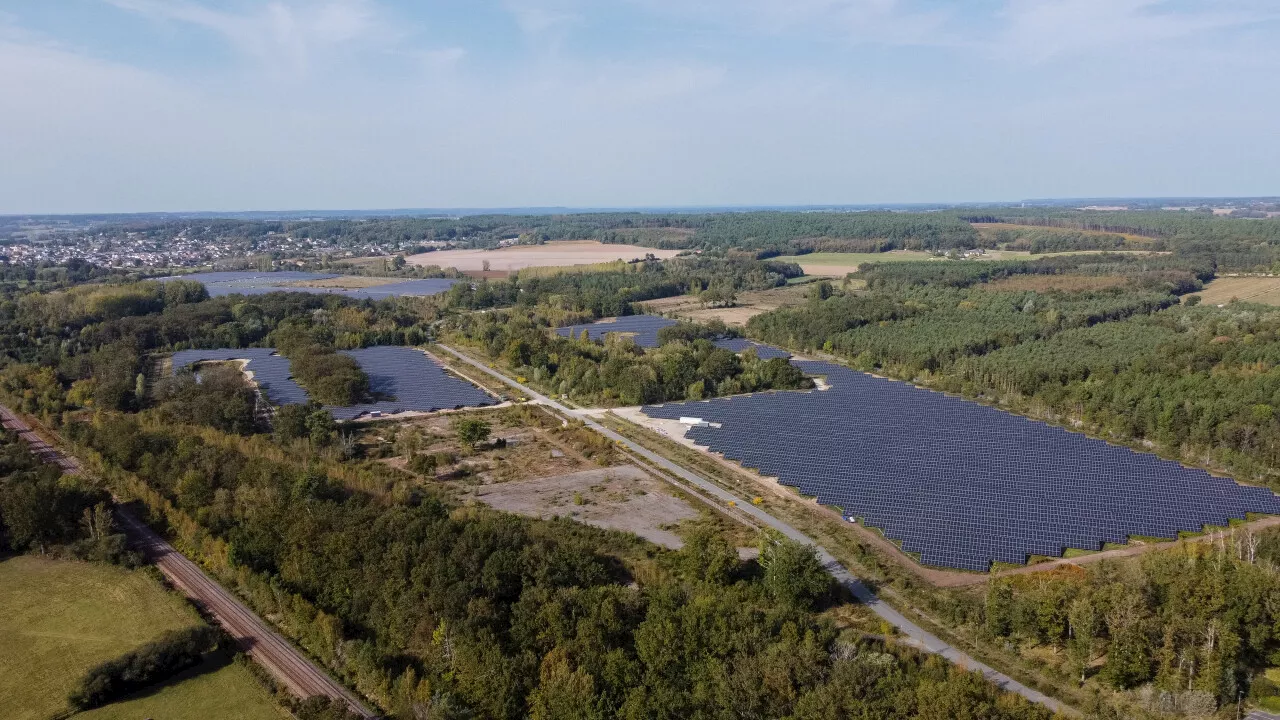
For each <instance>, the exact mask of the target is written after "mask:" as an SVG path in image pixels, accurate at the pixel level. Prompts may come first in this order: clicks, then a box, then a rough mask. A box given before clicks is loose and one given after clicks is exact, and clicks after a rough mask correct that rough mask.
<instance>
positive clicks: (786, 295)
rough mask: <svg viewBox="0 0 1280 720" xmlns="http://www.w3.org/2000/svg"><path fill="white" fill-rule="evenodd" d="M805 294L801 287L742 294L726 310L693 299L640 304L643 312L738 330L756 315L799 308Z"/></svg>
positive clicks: (683, 297)
mask: <svg viewBox="0 0 1280 720" xmlns="http://www.w3.org/2000/svg"><path fill="white" fill-rule="evenodd" d="M806 292H807V288H805V286H803V285H788V286H786V287H779V288H772V289H770V290H754V291H751V292H744V293H742V294H740V295H738V299H737V302H736V304H735V305H734V307H727V308H709V307H705V306H704V305H703V304H702V301H700V300H699V299H698V298H697V297H695V296H693V295H679V296H677V297H670V298H662V299H660V300H650V301H648V302H646V303H644V308H645V310H646V311H647V312H652V313H657V314H659V315H667V314H670V315H675V316H677V317H682V318H687V319H689V320H696V321H698V322H706V321H708V320H713V319H719V320H722V321H724V323H725V324H726V325H737V326H739V327H741V326H743V325H746V324H747V321H748V320H750V319H751V318H753V317H755V316H756V315H760V314H762V313H766V312H769V311H770V310H776V309H778V308H780V307H789V306H792V305H801V304H803V303H804V301H805V293H806Z"/></svg>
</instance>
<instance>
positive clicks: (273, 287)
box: [162, 270, 458, 300]
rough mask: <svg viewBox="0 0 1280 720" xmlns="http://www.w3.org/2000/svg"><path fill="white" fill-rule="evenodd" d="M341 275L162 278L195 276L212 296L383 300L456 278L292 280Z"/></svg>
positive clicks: (434, 290) (428, 291)
mask: <svg viewBox="0 0 1280 720" xmlns="http://www.w3.org/2000/svg"><path fill="white" fill-rule="evenodd" d="M336 277H341V276H340V275H333V274H326V273H309V272H297V271H290V270H285V271H280V272H207V273H193V274H191V275H181V276H174V277H172V278H162V280H195V281H196V282H200V283H203V284H204V286H205V289H207V290H208V291H209V295H210V296H211V297H221V296H223V295H235V294H239V295H265V294H267V293H273V292H305V293H314V294H320V295H343V296H345V297H350V298H357V299H371V300H383V299H385V298H389V297H401V296H424V295H436V294H438V293H442V292H445V291H446V290H448V289H449V288H451V287H453V285H454V283H456V282H458V281H457V280H450V279H445V278H427V279H424V280H406V281H404V282H396V283H388V284H386V285H376V286H373V287H367V288H353V289H346V288H334V287H301V286H289V285H286V284H285V283H291V282H315V281H317V280H329V279H331V278H336Z"/></svg>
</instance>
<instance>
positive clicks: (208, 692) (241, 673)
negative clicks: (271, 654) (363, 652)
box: [73, 664, 292, 720]
mask: <svg viewBox="0 0 1280 720" xmlns="http://www.w3.org/2000/svg"><path fill="white" fill-rule="evenodd" d="M73 717H74V718H75V720H140V719H141V718H156V719H157V720H207V719H208V718H218V720H285V719H286V718H290V717H292V716H291V715H290V714H289V713H288V712H286V711H285V710H284V709H283V708H281V707H280V706H278V705H276V703H275V701H273V700H272V699H271V696H270V695H269V694H268V693H267V691H266V690H265V689H264V688H263V687H262V686H261V685H259V684H258V681H257V680H255V679H254V677H253V676H252V675H251V674H249V671H248V670H246V669H245V668H244V667H242V666H240V665H236V664H229V665H225V666H223V667H220V668H210V667H206V666H201V667H196V668H193V669H192V670H191V671H190V672H188V673H185V674H183V675H180V676H179V677H177V678H175V679H174V681H173V682H170V683H166V684H164V685H162V686H160V687H158V688H152V689H150V690H146V691H143V692H141V693H139V694H137V695H135V696H133V697H131V698H129V699H126V700H122V701H120V702H115V703H112V704H110V705H107V706H106V707H101V708H98V709H96V710H90V711H88V712H83V713H78V714H76V715H74V716H73Z"/></svg>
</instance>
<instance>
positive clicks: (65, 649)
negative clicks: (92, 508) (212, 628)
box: [0, 556, 200, 720]
mask: <svg viewBox="0 0 1280 720" xmlns="http://www.w3.org/2000/svg"><path fill="white" fill-rule="evenodd" d="M198 624H200V618H199V617H198V616H197V615H196V613H195V612H194V611H193V610H191V609H190V608H188V607H187V606H186V605H185V604H184V603H183V602H182V600H181V599H180V598H178V597H177V596H175V595H171V594H169V593H168V592H166V591H165V590H164V588H163V587H161V586H160V584H159V583H157V582H156V581H155V580H152V579H151V578H150V577H148V576H147V575H146V574H145V573H142V572H140V571H131V570H124V569H122V568H118V567H111V566H106V565H92V564H89V563H81V562H70V561H62V560H45V559H42V558H36V557H30V556H21V557H15V558H10V559H8V560H5V561H3V562H0V717H3V718H6V720H28V719H29V720H43V719H44V718H47V717H50V716H52V715H55V714H57V713H58V712H60V711H62V710H63V709H65V708H66V705H67V694H68V693H70V692H71V690H72V689H73V688H74V687H75V685H76V683H77V682H79V680H80V678H81V677H82V676H83V675H84V673H85V672H86V671H87V670H89V668H91V667H93V666H95V665H98V664H99V663H102V662H105V661H107V660H110V659H112V658H115V657H118V656H120V655H123V654H124V653H126V652H129V651H130V650H133V649H135V648H137V647H139V646H141V645H144V644H146V643H148V642H151V641H153V640H155V639H157V638H159V637H160V635H161V634H163V633H164V632H166V631H168V630H178V629H181V628H186V627H191V626H194V625H198Z"/></svg>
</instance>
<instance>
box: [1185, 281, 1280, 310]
mask: <svg viewBox="0 0 1280 720" xmlns="http://www.w3.org/2000/svg"><path fill="white" fill-rule="evenodd" d="M1198 294H1199V295H1200V298H1201V300H1202V302H1205V303H1207V304H1210V305H1225V304H1226V303H1229V302H1231V301H1232V300H1239V301H1241V302H1251V303H1262V304H1263V305H1280V277H1220V278H1216V279H1215V280H1213V281H1212V282H1210V283H1209V284H1208V285H1205V286H1204V290H1203V291H1202V292H1200V293H1198Z"/></svg>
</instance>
